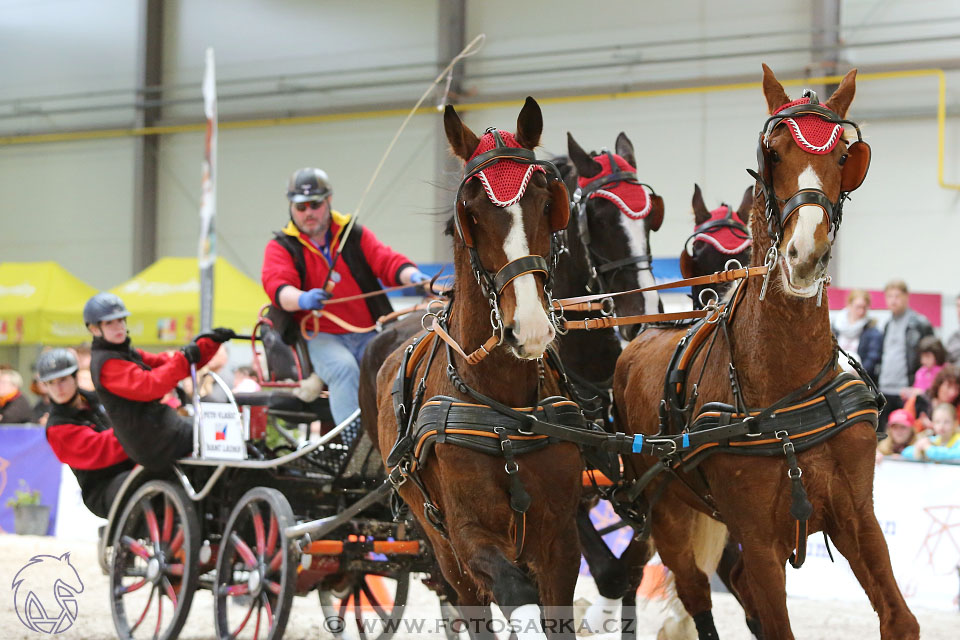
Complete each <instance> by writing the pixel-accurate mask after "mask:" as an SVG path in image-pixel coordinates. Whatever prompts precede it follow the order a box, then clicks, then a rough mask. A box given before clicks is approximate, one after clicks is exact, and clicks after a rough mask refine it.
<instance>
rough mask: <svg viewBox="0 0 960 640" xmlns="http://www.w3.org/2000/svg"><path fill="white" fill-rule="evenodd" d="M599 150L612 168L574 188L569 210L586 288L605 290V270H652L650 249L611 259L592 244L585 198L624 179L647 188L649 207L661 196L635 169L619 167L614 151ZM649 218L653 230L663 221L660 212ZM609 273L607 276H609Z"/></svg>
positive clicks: (614, 271) (592, 290)
mask: <svg viewBox="0 0 960 640" xmlns="http://www.w3.org/2000/svg"><path fill="white" fill-rule="evenodd" d="M602 153H605V154H606V156H607V159H608V161H609V162H610V168H611V172H610V173H607V174H603V175H601V176H600V177H599V178H597V179H596V180H593V181H591V182H588V183H587V184H585V185H583V186H582V187H577V189H576V190H575V191H574V192H573V199H572V201H571V202H570V211H571V213H572V215H573V217H574V218H576V221H577V231H578V233H579V235H580V242H581V243H583V248H584V249H585V251H584V255H585V258H586V261H587V270H588V272H589V274H590V276H589V278H588V279H587V287H586V289H587V291H588V292H590V293H606V292H608V291H609V286H608V284H609V283H608V282H607V280H606V279H605V278H604V274H608V273H610V272H613V274H612V275H616V272H618V271H620V270H622V269H630V270H633V271H652V260H653V258H652V256H651V255H650V254H649V253H647V254H644V255H639V256H632V255H631V256H627V257H626V258H621V259H619V260H610V259H608V258H606V257H605V256H603V255H602V254H601V253H600V252H599V251H597V250H596V249H595V248H594V247H593V246H592V244H591V240H592V237H591V235H590V220H589V217H588V214H587V201H588V200H589V199H590V196H591V195H592V194H594V193H596V192H597V191H599V190H600V189H601V188H602V187H604V186H606V185H608V184H612V183H621V182H627V183H630V184H635V185H639V186H642V187H644V189H646V191H647V198H649V202H650V205H649V206H650V207H651V210H652V207H654V206H655V204H654V202H655V201H654V198H657V199H659V197H660V196H659V195H657V192H656V191H654V190H653V187H651V186H650V185H648V184H646V183H644V182H640V180H639V179H638V178H637V173H636V171H623V170H621V169H620V166H619V164H618V163H617V162H616V160H615V158H616V157H619V156H614V154H613V153H611V152H610V151H609V150H607V149H604V150H603V151H602ZM651 221H652V222H653V223H654V224H652V225H651V226H650V228H651V229H652V230H653V231H656V230H657V229H659V228H660V224H659V223H660V222H662V221H663V218H662V214H661V217H660V218H659V219H653V218H651ZM612 275H611V276H609V277H612Z"/></svg>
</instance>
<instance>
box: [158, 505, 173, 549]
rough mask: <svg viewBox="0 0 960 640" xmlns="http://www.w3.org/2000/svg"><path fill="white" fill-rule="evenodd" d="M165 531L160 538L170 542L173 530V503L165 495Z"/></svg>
mask: <svg viewBox="0 0 960 640" xmlns="http://www.w3.org/2000/svg"><path fill="white" fill-rule="evenodd" d="M163 501H164V506H163V533H161V534H160V540H162V541H163V542H170V534H171V533H172V532H173V505H172V504H171V503H170V499H169V498H168V497H167V496H164V497H163Z"/></svg>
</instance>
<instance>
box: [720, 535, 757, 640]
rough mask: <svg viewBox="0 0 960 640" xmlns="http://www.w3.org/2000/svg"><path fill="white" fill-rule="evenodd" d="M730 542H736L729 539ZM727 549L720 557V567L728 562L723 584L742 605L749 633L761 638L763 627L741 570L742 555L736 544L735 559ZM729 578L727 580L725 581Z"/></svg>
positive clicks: (748, 584) (747, 582) (728, 546)
mask: <svg viewBox="0 0 960 640" xmlns="http://www.w3.org/2000/svg"><path fill="white" fill-rule="evenodd" d="M731 544H736V543H734V542H733V541H732V540H731ZM729 548H730V544H728V545H727V549H729ZM727 549H724V551H723V554H724V556H725V557H726V558H725V559H721V561H720V567H723V566H724V564H725V563H729V565H730V566H729V567H727V568H724V573H726V574H727V579H726V580H724V582H723V583H724V584H725V585H727V588H728V589H730V593H732V594H733V595H734V597H736V599H737V602H739V603H740V606H741V607H743V612H744V614H746V618H747V620H746V622H747V628H748V629H750V633H752V634H753V636H754V637H755V638H757V640H763V629H762V628H761V627H760V620H759V619H758V618H757V613H756V611H757V606H756V603H755V599H754V597H753V594H752V593H751V592H750V583H749V581H748V580H747V579H746V577H745V574H744V570H743V555H742V554H741V553H740V547H739V545H737V546H736V550H737V552H736V559H732V558H731V557H729V556H732V555H733V554H732V553H730V554H728V553H727ZM720 567H717V573H718V574H719V573H720ZM727 580H729V582H727Z"/></svg>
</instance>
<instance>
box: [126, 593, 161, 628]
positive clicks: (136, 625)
mask: <svg viewBox="0 0 960 640" xmlns="http://www.w3.org/2000/svg"><path fill="white" fill-rule="evenodd" d="M156 591H157V585H151V587H150V596H149V597H148V598H147V604H146V605H145V606H144V607H143V613H141V614H140V617H139V618H138V619H137V622H136V624H134V625H133V627H131V628H130V635H133V632H134V631H136V630H137V627H139V626H140V623H141V622H143V620H144V618H146V617H147V611H149V610H150V603H152V602H153V594H154V593H156Z"/></svg>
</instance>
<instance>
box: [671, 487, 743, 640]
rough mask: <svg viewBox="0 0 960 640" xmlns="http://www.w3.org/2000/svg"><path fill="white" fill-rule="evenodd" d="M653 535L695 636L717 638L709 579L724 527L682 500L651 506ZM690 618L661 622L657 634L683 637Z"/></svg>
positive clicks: (687, 633) (724, 535) (722, 541)
mask: <svg viewBox="0 0 960 640" xmlns="http://www.w3.org/2000/svg"><path fill="white" fill-rule="evenodd" d="M653 537H654V540H655V541H656V543H657V551H658V552H659V553H660V558H661V559H662V560H663V563H664V565H666V566H667V567H668V568H669V569H670V570H671V571H672V572H673V575H674V585H675V587H676V592H677V597H678V598H679V599H680V602H681V603H683V608H684V609H686V612H687V613H688V614H689V615H690V616H691V617H692V618H693V625H694V626H695V628H696V634H697V637H698V638H699V640H716V639H717V638H719V637H720V636H719V634H718V633H717V628H716V625H715V624H714V621H713V611H712V608H713V604H712V601H711V598H710V579H709V578H708V575H707V574H708V573H713V571H714V570H715V569H716V567H717V562H718V561H719V558H720V555H721V553H722V550H723V546H724V544H725V542H726V539H727V531H726V528H725V527H724V526H723V525H722V524H720V523H718V522H715V521H714V520H712V519H711V518H709V517H708V516H706V515H704V514H701V513H699V512H697V511H694V510H693V509H691V508H690V507H687V506H686V505H682V504H674V505H671V506H670V507H669V508H668V506H667V505H663V504H662V503H661V504H659V505H657V507H654V518H653ZM691 632H692V629H691V628H690V621H689V620H687V619H686V618H681V619H680V621H679V622H678V623H677V624H672V621H668V623H666V624H664V627H663V628H662V629H661V631H660V634H659V635H658V638H662V639H664V640H665V639H667V638H671V639H672V638H687V637H690V634H691Z"/></svg>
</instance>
